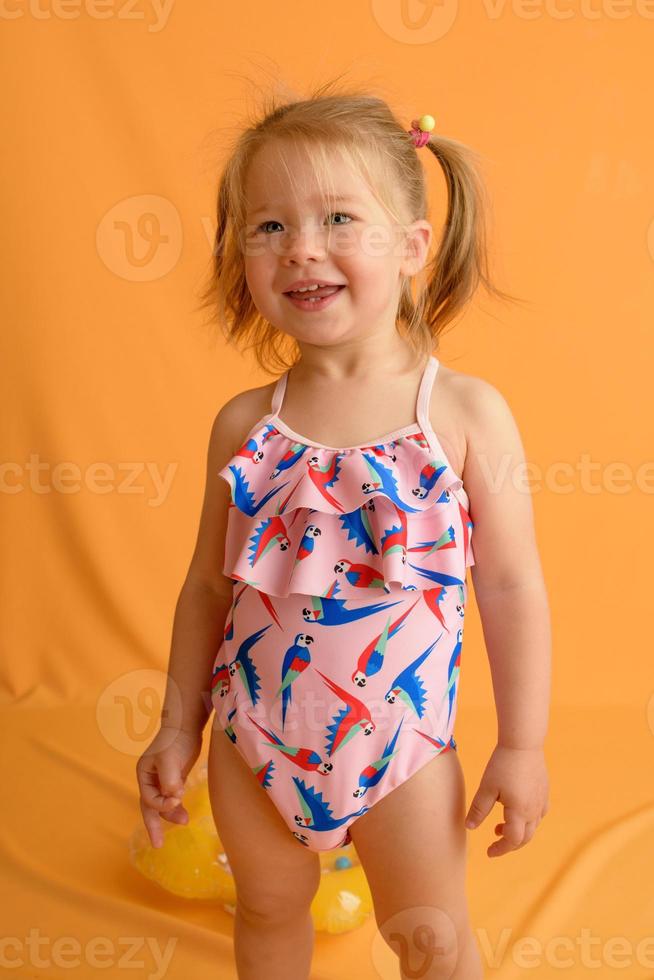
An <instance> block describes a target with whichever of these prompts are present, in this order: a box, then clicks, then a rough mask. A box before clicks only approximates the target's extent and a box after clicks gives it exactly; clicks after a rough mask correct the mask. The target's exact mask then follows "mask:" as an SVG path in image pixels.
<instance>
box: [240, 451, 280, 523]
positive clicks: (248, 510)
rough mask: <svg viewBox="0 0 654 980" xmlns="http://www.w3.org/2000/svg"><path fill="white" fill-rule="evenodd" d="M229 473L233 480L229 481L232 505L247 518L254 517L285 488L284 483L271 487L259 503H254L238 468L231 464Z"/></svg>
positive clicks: (252, 495)
mask: <svg viewBox="0 0 654 980" xmlns="http://www.w3.org/2000/svg"><path fill="white" fill-rule="evenodd" d="M229 471H230V473H231V474H232V476H233V478H234V479H233V481H230V486H231V490H232V503H233V505H234V506H235V507H237V508H238V509H239V510H240V511H242V513H243V514H247V515H248V517H256V516H257V514H258V512H259V511H260V510H261V508H262V507H265V505H266V504H267V503H268V501H269V500H270V499H271V498H272V497H274V496H275V494H276V493H279V491H280V490H282V489H283V488H284V487H285V486H286V484H285V483H282V484H281V485H280V486H278V487H273V488H272V489H271V490H269V491H268V493H266V494H264V495H263V497H262V498H261V500H260V501H259V503H256V502H255V499H254V494H253V493H251V492H250V490H249V484H248V481H247V478H246V476H245V474H244V473H243V471H242V470H241V468H240V466H235V465H234V464H233V463H232V464H231V465H230V467H229Z"/></svg>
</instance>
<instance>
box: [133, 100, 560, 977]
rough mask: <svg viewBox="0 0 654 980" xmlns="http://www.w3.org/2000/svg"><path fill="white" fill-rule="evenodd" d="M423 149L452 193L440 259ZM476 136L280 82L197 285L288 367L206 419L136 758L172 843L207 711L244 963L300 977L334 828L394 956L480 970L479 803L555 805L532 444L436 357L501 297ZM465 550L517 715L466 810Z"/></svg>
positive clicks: (249, 143)
mask: <svg viewBox="0 0 654 980" xmlns="http://www.w3.org/2000/svg"><path fill="white" fill-rule="evenodd" d="M424 154H427V158H426V159H425V157H424ZM430 159H431V160H432V161H433V160H434V159H435V160H436V161H438V163H439V164H440V165H441V167H442V170H443V173H444V175H445V179H446V184H447V191H448V210H447V219H446V224H445V233H444V235H443V237H442V240H441V241H440V242H439V244H438V248H437V250H436V254H435V256H434V257H433V258H432V259H431V260H429V259H428V252H429V248H430V245H431V242H432V235H433V230H432V226H431V224H430V223H429V221H428V220H427V217H426V215H427V190H426V181H425V171H424V166H426V165H428V164H429V160H430ZM423 161H424V166H423ZM473 161H474V155H473V154H472V152H471V151H470V150H469V149H468V148H467V147H465V146H464V145H462V144H461V143H458V142H455V141H454V140H451V139H448V138H446V137H444V136H439V135H437V134H436V133H435V132H434V120H433V119H432V117H430V116H423V117H421V118H420V119H419V120H414V121H413V122H412V125H411V128H410V129H409V130H406V129H405V128H404V127H403V126H402V125H401V124H400V122H398V120H397V119H396V118H395V116H394V115H393V113H392V112H391V110H390V109H389V107H388V105H387V104H386V103H385V102H384V101H382V100H381V99H379V98H375V97H371V96H368V95H366V94H356V93H355V94H350V93H343V92H334V91H329V90H328V89H327V90H325V89H321V90H319V91H318V92H317V93H316V94H314V95H313V96H312V97H311V98H308V99H306V100H299V101H289V102H287V103H282V104H273V105H272V106H271V107H270V110H269V111H268V112H267V113H264V114H263V117H262V118H261V119H260V121H259V122H258V123H257V124H256V125H253V126H252V127H250V128H248V129H247V130H246V131H245V132H244V133H243V134H242V135H241V137H240V138H239V140H238V142H237V144H236V147H235V148H234V151H233V153H232V156H231V158H230V159H229V161H228V163H227V165H226V167H225V170H224V173H223V175H222V178H221V181H220V187H219V191H218V227H217V232H216V242H215V251H214V269H213V274H212V278H211V283H210V286H209V288H208V290H207V293H206V295H205V300H206V302H207V303H211V305H212V307H213V309H214V311H215V315H216V316H217V318H218V319H219V321H220V323H221V324H222V325H223V326H224V329H225V331H226V334H227V337H228V339H229V340H230V341H232V342H234V343H238V342H240V341H246V340H247V341H248V346H249V347H251V348H253V349H254V352H255V355H256V358H257V360H258V363H259V364H260V365H261V366H262V367H264V368H266V369H270V368H271V367H272V368H273V370H274V369H275V368H277V369H278V373H279V368H280V367H281V368H282V369H284V370H283V371H282V372H281V373H279V377H278V378H277V380H276V381H273V382H272V383H271V384H268V385H264V386H262V387H259V388H253V389H251V390H248V391H245V392H242V393H241V394H239V395H237V396H236V397H234V398H232V399H230V400H229V401H228V402H227V404H226V405H225V406H224V407H223V408H222V409H221V410H220V412H219V413H218V415H217V417H216V419H215V421H214V424H213V429H212V432H211V437H210V442H209V450H208V467H207V482H206V492H205V499H204V505H203V510H202V515H201V521H200V528H199V533H198V538H197V543H196V547H195V552H194V554H193V558H192V561H191V565H190V568H189V571H188V575H187V578H186V581H185V583H184V586H183V588H182V590H181V594H180V596H179V600H178V603H177V608H176V613H175V622H174V629H173V638H172V650H171V656H170V665H169V683H168V687H167V691H166V698H165V704H164V709H163V712H162V719H161V727H160V730H159V732H158V733H157V736H156V737H155V739H154V741H153V742H152V744H151V745H150V746H149V748H148V749H147V751H146V752H145V753H144V754H143V756H142V757H141V759H140V760H139V763H138V765H137V774H138V780H139V789H140V800H141V809H142V813H143V819H144V822H145V825H146V827H147V830H148V833H149V835H150V839H151V841H152V844H153V845H154V846H155V847H158V846H160V845H161V843H162V839H163V837H162V829H161V817H163V818H164V819H166V820H169V821H172V822H174V823H184V822H185V821H186V820H187V819H188V814H187V811H186V810H185V808H184V807H183V805H182V803H181V798H182V795H183V793H184V782H185V779H186V777H187V775H188V773H189V771H190V770H191V768H192V766H193V765H194V763H195V762H196V760H197V758H198V756H199V753H200V749H201V745H202V731H203V729H204V726H205V724H206V721H207V719H208V717H209V716H210V714H211V709H212V708H215V720H214V725H213V727H212V731H211V739H210V746H209V760H208V765H209V790H210V794H211V804H212V809H213V813H214V818H215V822H216V826H217V829H218V832H219V835H220V839H221V842H222V845H223V847H224V849H225V852H226V854H227V857H228V859H229V863H230V866H231V869H232V871H233V874H234V878H235V883H236V888H237V908H236V919H235V932H234V942H235V956H236V963H237V968H238V976H239V977H240V978H241V980H262V978H266V980H282V978H283V980H304V978H307V977H308V976H309V971H310V962H311V955H312V946H313V927H312V918H311V914H310V906H311V901H312V899H313V897H314V895H315V893H316V891H317V889H318V886H319V884H320V864H319V858H318V852H319V851H321V850H332V849H335V848H340V847H343V846H345V845H347V844H348V843H350V842H351V841H352V842H353V843H354V846H355V848H356V852H357V855H358V857H359V858H360V860H361V864H362V866H363V868H364V871H365V874H366V877H367V880H368V882H369V884H370V889H371V892H372V896H373V900H374V910H375V918H376V922H377V925H378V927H379V930H380V933H381V935H382V936H383V938H384V940H385V941H386V942H387V943H388V945H389V946H390V947H391V948H392V949H393V950H394V951H395V952H396V953H397V954H398V955H400V954H401V962H402V963H403V964H408V963H415V962H423V963H424V970H423V972H421V973H420V976H421V977H424V978H425V980H431V978H436V977H449V978H454V980H463V978H465V980H478V978H480V977H481V976H482V968H481V960H480V956H479V952H478V950H477V946H476V943H475V940H474V936H473V932H472V928H471V924H470V921H469V913H468V906H467V900H466V894H465V887H464V879H465V869H466V834H465V827H466V826H467V827H474V826H478V825H479V823H480V822H481V821H482V820H484V818H485V817H486V816H487V815H488V814H489V813H490V812H491V810H492V808H493V805H494V803H495V802H496V801H499V802H500V803H501V804H502V806H503V808H504V817H503V822H502V823H498V824H497V825H496V827H495V833H496V834H497V835H498V837H499V839H498V840H496V841H495V842H494V843H492V844H491V846H490V847H489V848H488V851H487V853H488V854H489V855H490V856H496V855H501V854H505V853H507V852H509V851H511V850H515V849H517V848H519V847H521V846H522V845H523V844H526V843H527V842H528V841H529V840H531V838H532V837H533V835H534V833H535V830H536V827H537V825H538V823H539V821H540V820H541V818H542V817H543V816H544V814H545V813H546V812H547V807H548V777H547V772H546V766H545V760H544V749H543V744H544V739H545V735H546V725H547V714H548V700H549V657H550V627H549V612H548V603H547V597H546V590H545V586H544V584H543V578H542V574H541V568H540V562H539V557H538V552H537V547H536V543H535V535H534V527H533V520H532V509H531V501H530V497H529V495H528V494H527V493H525V492H523V491H521V489H519V483H518V481H516V480H515V479H514V473H515V467H520V466H521V464H522V463H524V454H523V449H522V445H521V440H520V436H519V433H518V431H517V428H516V424H515V421H514V419H513V417H512V415H511V412H510V410H509V408H508V406H507V403H506V401H505V400H504V398H503V397H502V395H501V394H500V393H499V392H498V391H497V390H496V389H495V388H494V387H493V386H492V385H490V384H488V383H487V382H485V381H483V380H481V379H479V378H475V377H471V376H469V375H465V374H461V373H460V372H458V371H453V370H450V369H449V368H446V367H444V366H443V365H441V364H440V363H439V361H438V359H437V358H436V356H435V355H434V354H433V349H434V347H435V346H436V345H437V341H438V338H439V335H440V333H441V332H442V330H443V328H444V327H445V325H446V324H447V323H448V322H449V321H451V320H452V319H453V318H454V317H455V316H456V315H457V314H458V313H459V312H460V311H461V310H462V309H463V308H464V306H465V305H466V303H467V302H468V300H469V299H470V298H471V296H472V295H473V294H474V292H475V289H476V287H477V286H478V285H479V283H480V282H482V283H483V284H484V285H485V286H486V288H487V289H488V290H489V291H490V292H491V293H492V294H495V295H496V296H500V297H506V294H504V293H501V291H500V290H498V289H496V288H495V287H494V286H493V285H492V284H491V282H490V280H489V276H488V274H487V254H486V248H485V241H484V234H483V228H484V205H483V184H482V182H481V180H480V179H479V175H478V172H477V169H476V165H475V164H474V162H473ZM289 355H290V356H289ZM507 462H508V464H509V465H508V466H507ZM500 476H501V479H499V478H498V477H500ZM473 529H474V534H473ZM473 547H474V551H473ZM469 566H470V567H471V569H472V572H471V575H472V581H473V584H474V589H475V596H476V600H477V605H478V608H479V611H480V615H481V618H482V623H483V630H484V637H485V641H486V646H487V650H488V655H489V660H490V666H491V672H492V680H493V688H494V693H495V699H496V705H497V718H498V728H497V744H496V746H495V748H494V750H493V752H492V755H491V757H490V760H489V762H488V764H487V766H486V769H485V771H484V774H483V777H482V779H481V783H480V786H479V788H478V790H477V792H476V794H475V796H474V798H473V800H472V802H471V805H470V806H469V808H468V811H467V818H468V819H467V820H466V819H465V818H466V813H465V787H464V781H463V774H462V770H461V766H460V763H459V758H458V754H457V744H456V741H455V739H454V735H453V729H454V722H455V717H456V705H457V690H458V684H459V671H460V665H461V650H462V643H463V627H464V615H465V608H466V599H467V581H466V577H467V568H468V567H469ZM425 944H427V945H425ZM425 949H428V950H429V957H428V960H426V959H425ZM405 975H406V974H405V973H402V976H405ZM411 975H412V976H415V975H416V974H415V972H414V973H412V974H411Z"/></svg>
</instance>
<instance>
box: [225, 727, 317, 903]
mask: <svg viewBox="0 0 654 980" xmlns="http://www.w3.org/2000/svg"><path fill="white" fill-rule="evenodd" d="M215 718H216V716H215V715H214V716H213V719H214V724H213V727H212V730H211V740H210V744H209V756H208V760H207V765H208V785H209V795H210V799H211V808H212V811H213V817H214V822H215V824H216V829H217V830H218V834H219V837H220V840H221V843H222V846H223V848H224V851H225V854H226V855H227V859H228V861H229V864H230V867H231V870H232V873H233V875H234V880H235V884H236V889H237V894H238V900H239V902H240V903H242V904H243V905H244V906H246V907H247V908H249V909H250V910H252V911H258V912H260V913H261V914H274V913H275V912H278V911H279V910H280V909H283V910H285V911H286V913H288V912H289V911H291V910H294V909H299V908H306V906H307V904H310V903H311V900H312V899H313V896H314V895H315V893H316V891H317V889H318V887H319V885H320V861H319V858H318V855H317V854H316V853H315V852H314V851H310V850H309V849H308V848H306V847H303V846H302V845H301V844H300V843H299V842H298V841H297V840H296V839H295V838H294V837H293V836H292V834H289V831H288V827H287V826H286V823H285V822H284V820H283V819H282V817H281V815H280V814H279V813H278V811H277V809H276V807H275V804H274V803H273V802H272V800H271V799H270V797H269V796H268V794H267V792H266V790H265V789H264V788H263V787H262V786H261V784H260V783H259V782H257V778H256V775H255V774H254V773H253V771H252V769H251V768H250V767H249V765H248V764H247V762H246V760H245V759H244V758H243V756H242V755H241V753H240V752H239V750H238V748H237V747H236V745H234V744H233V743H232V742H230V740H229V738H228V736H227V735H226V734H225V732H224V730H223V729H222V728H221V727H220V726H219V725H218V724H216V720H215Z"/></svg>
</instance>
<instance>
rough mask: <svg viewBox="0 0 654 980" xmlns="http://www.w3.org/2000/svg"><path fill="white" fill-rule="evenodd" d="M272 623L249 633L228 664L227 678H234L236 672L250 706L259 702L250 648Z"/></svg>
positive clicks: (257, 684)
mask: <svg viewBox="0 0 654 980" xmlns="http://www.w3.org/2000/svg"><path fill="white" fill-rule="evenodd" d="M271 626H272V623H268V624H267V625H266V626H262V627H261V629H259V630H257V631H256V632H255V633H251V634H250V635H249V636H246V637H245V639H244V640H243V642H242V643H241V644H240V645H239V648H238V653H237V654H236V656H235V657H234V659H233V660H232V661H231V662H230V663H229V676H230V678H231V677H234V675H235V674H236V673H237V672H238V674H239V676H240V678H241V680H242V681H243V686H244V687H245V691H246V693H247V696H248V697H249V698H250V700H251V702H252V704H253V705H254V704H256V703H257V701H258V700H259V687H260V686H261V685H260V681H259V675H258V674H257V671H256V668H255V666H254V661H253V660H252V659H251V657H250V652H249V651H250V648H251V647H253V646H254V644H255V643H258V642H259V640H260V639H261V637H262V636H263V635H264V633H267V632H268V630H269V629H270V627H271Z"/></svg>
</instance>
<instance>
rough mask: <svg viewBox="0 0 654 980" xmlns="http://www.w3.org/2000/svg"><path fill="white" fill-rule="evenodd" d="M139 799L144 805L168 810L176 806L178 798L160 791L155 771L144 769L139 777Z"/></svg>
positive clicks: (154, 808)
mask: <svg viewBox="0 0 654 980" xmlns="http://www.w3.org/2000/svg"><path fill="white" fill-rule="evenodd" d="M139 788H140V791H141V799H142V800H143V802H144V803H145V805H146V806H148V807H150V808H151V809H153V810H165V809H168V810H170V809H171V808H174V807H176V806H177V805H178V804H179V802H180V800H179V798H178V797H176V796H168V795H167V794H164V793H162V792H161V789H160V786H159V778H158V776H157V773H156V771H151V770H145V771H143V772H142V773H141V776H140V779H139Z"/></svg>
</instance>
